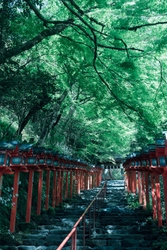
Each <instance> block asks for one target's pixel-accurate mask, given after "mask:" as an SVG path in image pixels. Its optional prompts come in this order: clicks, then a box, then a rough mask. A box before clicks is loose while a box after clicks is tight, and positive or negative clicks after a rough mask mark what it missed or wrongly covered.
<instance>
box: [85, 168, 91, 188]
mask: <svg viewBox="0 0 167 250" xmlns="http://www.w3.org/2000/svg"><path fill="white" fill-rule="evenodd" d="M89 181H90V180H89V170H86V190H89V188H90V182H89Z"/></svg>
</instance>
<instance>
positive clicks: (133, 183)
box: [131, 171, 136, 193]
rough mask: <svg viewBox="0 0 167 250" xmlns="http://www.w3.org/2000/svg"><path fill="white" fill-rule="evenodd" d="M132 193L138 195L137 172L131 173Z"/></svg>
mask: <svg viewBox="0 0 167 250" xmlns="http://www.w3.org/2000/svg"><path fill="white" fill-rule="evenodd" d="M131 192H132V193H136V171H131Z"/></svg>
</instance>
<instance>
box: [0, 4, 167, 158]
mask: <svg viewBox="0 0 167 250" xmlns="http://www.w3.org/2000/svg"><path fill="white" fill-rule="evenodd" d="M166 10H167V3H166V2H165V1H158V0H154V1H151V2H146V1H143V0H141V1H137V0H134V1H125V0H118V1H105V0H103V1H100V0H89V1H80V0H69V1H67V0H48V1H43V0H2V2H1V3H0V94H1V99H0V110H1V121H0V135H1V140H5V139H6V140H7V139H13V138H17V139H19V140H22V141H23V140H27V141H29V140H30V138H34V141H35V143H37V145H43V146H49V147H53V148H54V149H55V150H58V151H60V152H61V153H65V154H70V155H72V156H75V157H82V158H83V159H86V160H90V161H93V162H97V161H105V160H107V161H108V159H111V158H114V157H119V156H121V155H126V154H127V153H128V152H129V151H130V150H135V149H140V148H143V147H145V146H146V145H147V143H149V142H151V141H152V140H153V138H155V137H156V136H159V135H160V134H161V132H162V131H163V130H165V129H166V126H167V114H166V113H167V111H166V110H167V109H166V106H167V98H166V93H167V81H166V74H167V67H166V57H167V47H166V43H167V42H166V41H167V39H166V28H167V18H166Z"/></svg>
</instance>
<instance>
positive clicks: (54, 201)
mask: <svg viewBox="0 0 167 250" xmlns="http://www.w3.org/2000/svg"><path fill="white" fill-rule="evenodd" d="M56 177H57V171H56V169H55V170H54V171H53V191H52V207H55V205H56V190H57V187H56V185H57V178H56Z"/></svg>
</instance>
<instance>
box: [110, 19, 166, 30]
mask: <svg viewBox="0 0 167 250" xmlns="http://www.w3.org/2000/svg"><path fill="white" fill-rule="evenodd" d="M164 24H167V21H166V22H156V23H145V24H141V25H137V26H133V27H120V28H115V29H119V30H131V31H137V29H141V28H143V27H148V26H156V25H164Z"/></svg>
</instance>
